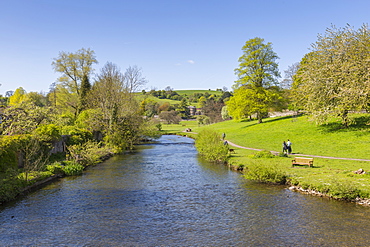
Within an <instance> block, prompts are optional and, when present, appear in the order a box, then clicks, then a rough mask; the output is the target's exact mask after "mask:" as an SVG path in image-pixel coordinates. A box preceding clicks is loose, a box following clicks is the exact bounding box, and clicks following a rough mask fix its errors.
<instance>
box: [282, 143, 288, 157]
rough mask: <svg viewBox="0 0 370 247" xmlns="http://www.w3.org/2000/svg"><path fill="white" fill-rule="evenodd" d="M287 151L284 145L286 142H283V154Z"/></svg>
mask: <svg viewBox="0 0 370 247" xmlns="http://www.w3.org/2000/svg"><path fill="white" fill-rule="evenodd" d="M287 150H288V146H287V145H286V142H285V141H283V153H284V154H285V153H286V152H287Z"/></svg>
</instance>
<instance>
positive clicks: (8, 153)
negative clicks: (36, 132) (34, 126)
mask: <svg viewBox="0 0 370 247" xmlns="http://www.w3.org/2000/svg"><path fill="white" fill-rule="evenodd" d="M27 140H29V136H28V135H15V136H0V173H1V172H5V171H6V170H7V169H9V168H16V167H17V152H18V151H19V150H20V149H21V147H22V145H23V144H24V143H25V142H27Z"/></svg>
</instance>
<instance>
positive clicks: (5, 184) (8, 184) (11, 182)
mask: <svg viewBox="0 0 370 247" xmlns="http://www.w3.org/2000/svg"><path fill="white" fill-rule="evenodd" d="M24 186H25V182H24V181H23V180H21V179H19V178H17V177H8V178H6V179H0V203H3V202H8V201H11V200H14V199H15V198H16V196H18V195H19V193H20V192H21V190H22V188H23V187H24Z"/></svg>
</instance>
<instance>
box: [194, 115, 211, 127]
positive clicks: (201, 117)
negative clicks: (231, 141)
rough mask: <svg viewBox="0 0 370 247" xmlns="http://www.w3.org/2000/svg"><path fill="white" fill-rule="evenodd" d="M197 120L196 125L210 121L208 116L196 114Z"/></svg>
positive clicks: (206, 123)
mask: <svg viewBox="0 0 370 247" xmlns="http://www.w3.org/2000/svg"><path fill="white" fill-rule="evenodd" d="M197 122H198V126H200V125H208V124H210V123H211V122H210V119H209V117H207V116H205V115H198V116H197Z"/></svg>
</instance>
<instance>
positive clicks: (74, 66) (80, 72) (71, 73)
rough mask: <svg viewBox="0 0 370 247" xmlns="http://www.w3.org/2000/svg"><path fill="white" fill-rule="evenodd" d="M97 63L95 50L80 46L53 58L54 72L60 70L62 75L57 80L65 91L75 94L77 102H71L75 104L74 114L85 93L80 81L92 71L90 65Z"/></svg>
mask: <svg viewBox="0 0 370 247" xmlns="http://www.w3.org/2000/svg"><path fill="white" fill-rule="evenodd" d="M96 63H98V61H97V60H96V58H95V52H94V51H93V50H90V49H85V48H82V49H80V50H78V51H77V52H75V53H70V52H60V53H59V56H58V57H57V58H54V61H53V62H52V66H53V68H54V70H55V72H60V73H62V75H61V76H60V77H59V78H58V81H59V82H60V83H61V84H62V85H63V87H64V88H66V90H65V91H64V92H65V93H68V94H70V95H74V94H75V95H77V97H76V98H77V102H73V103H71V104H72V105H75V106H76V107H75V110H76V112H75V115H76V116H77V115H78V113H79V112H80V111H81V109H80V106H81V103H80V102H81V101H84V99H82V98H83V97H84V96H85V95H83V94H84V92H85V91H84V90H85V89H86V88H84V89H82V88H81V86H82V82H83V81H84V80H85V82H86V80H87V81H88V78H89V76H90V74H91V73H92V72H93V68H92V65H93V64H96Z"/></svg>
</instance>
